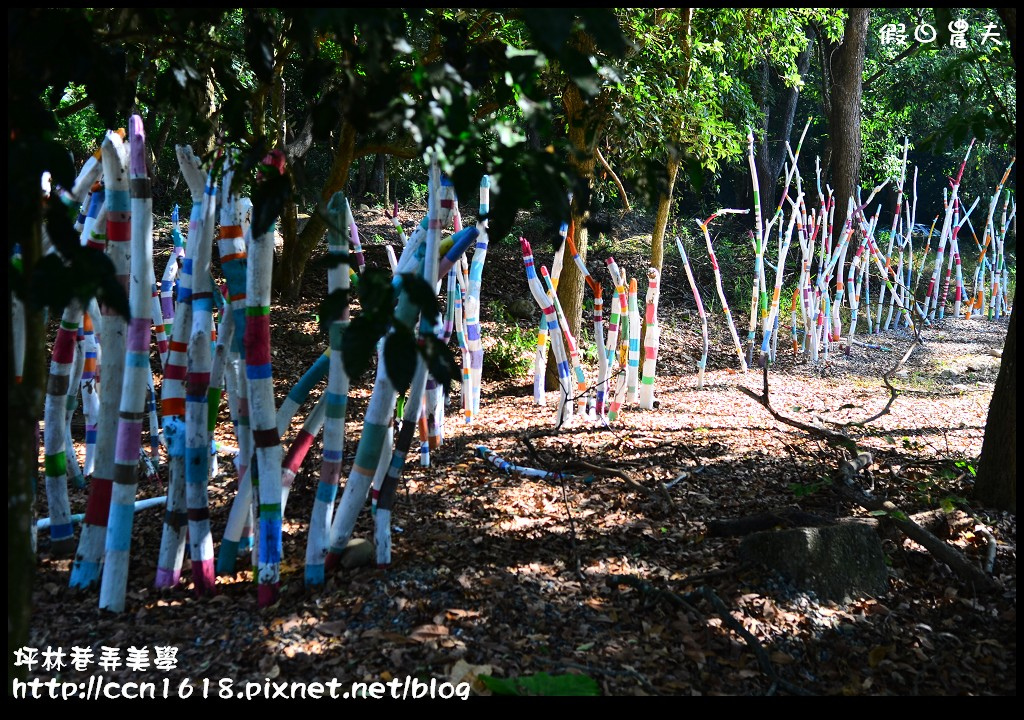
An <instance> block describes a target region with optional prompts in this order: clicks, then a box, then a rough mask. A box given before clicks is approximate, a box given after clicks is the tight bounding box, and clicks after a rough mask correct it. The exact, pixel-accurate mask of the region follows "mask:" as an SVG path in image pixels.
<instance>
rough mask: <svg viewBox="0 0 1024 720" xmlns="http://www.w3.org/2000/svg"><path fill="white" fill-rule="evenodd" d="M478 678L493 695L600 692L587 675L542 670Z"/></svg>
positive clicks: (578, 694)
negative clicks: (509, 675)
mask: <svg viewBox="0 0 1024 720" xmlns="http://www.w3.org/2000/svg"><path fill="white" fill-rule="evenodd" d="M479 679H480V681H481V682H482V683H483V684H484V685H485V686H486V687H487V689H488V690H490V691H491V692H493V693H494V694H495V695H517V696H538V695H539V696H545V697H559V696H594V695H600V694H601V687H600V685H598V684H597V681H596V680H594V678H592V677H590V676H589V675H576V674H572V673H566V674H564V675H549V674H548V673H544V672H542V673H537V674H535V675H523V676H522V677H518V678H509V679H505V678H496V677H494V676H492V675H480V676H479Z"/></svg>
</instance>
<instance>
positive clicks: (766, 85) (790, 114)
mask: <svg viewBox="0 0 1024 720" xmlns="http://www.w3.org/2000/svg"><path fill="white" fill-rule="evenodd" d="M810 65H811V45H810V42H809V41H808V44H807V47H805V48H804V50H803V52H801V53H800V55H799V57H797V61H796V66H797V71H798V72H799V73H800V74H801V75H805V74H807V70H808V69H809V68H810ZM799 99H800V89H799V88H796V87H785V85H784V84H783V82H782V79H781V78H780V77H779V75H778V73H774V72H772V70H771V68H769V67H768V63H767V62H763V63H762V65H761V109H762V110H763V112H764V123H763V124H762V125H761V132H760V133H759V135H760V137H759V138H758V144H757V154H756V155H755V156H754V161H755V164H756V166H757V177H758V184H759V185H760V189H761V203H762V207H763V208H764V212H765V213H771V212H774V211H775V207H776V206H777V205H778V202H779V195H780V191H779V176H780V175H781V173H782V167H783V165H784V164H785V162H786V141H787V140H789V138H790V135H791V133H792V132H793V121H794V120H795V118H796V107H797V101H798V100H799ZM770 219H771V217H770V216H769V215H765V220H770Z"/></svg>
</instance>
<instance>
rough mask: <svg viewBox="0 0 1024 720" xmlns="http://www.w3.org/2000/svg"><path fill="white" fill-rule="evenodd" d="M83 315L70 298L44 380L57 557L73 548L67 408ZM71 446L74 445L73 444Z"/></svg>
mask: <svg viewBox="0 0 1024 720" xmlns="http://www.w3.org/2000/svg"><path fill="white" fill-rule="evenodd" d="M81 318H82V304H81V303H80V302H79V301H77V300H72V302H71V303H70V304H68V306H67V307H66V308H65V309H64V313H63V316H62V318H61V322H60V327H59V329H58V330H57V337H56V339H55V340H54V343H53V356H52V360H51V362H50V374H49V377H48V379H47V382H46V401H45V403H44V415H43V417H44V419H43V452H44V462H43V467H44V470H45V482H46V502H47V509H48V511H49V518H50V544H51V548H52V551H53V554H54V555H55V556H57V557H60V556H63V555H68V554H70V553H71V552H72V550H73V549H74V527H73V526H72V524H71V520H70V518H71V503H70V500H69V498H68V477H67V472H68V466H67V457H68V455H67V452H66V450H67V439H68V438H67V435H66V433H67V430H68V423H67V410H68V407H67V405H68V397H69V388H70V382H71V373H72V368H73V366H74V364H75V357H76V355H77V353H76V342H75V340H76V337H77V335H78V327H79V323H80V321H81ZM72 447H73V446H72Z"/></svg>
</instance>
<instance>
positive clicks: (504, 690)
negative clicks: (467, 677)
mask: <svg viewBox="0 0 1024 720" xmlns="http://www.w3.org/2000/svg"><path fill="white" fill-rule="evenodd" d="M477 679H479V680H480V682H482V683H483V684H484V687H486V688H487V689H488V690H490V691H491V692H492V693H494V694H495V695H519V694H520V692H519V689H518V688H516V686H515V684H514V683H513V682H512V681H511V680H505V679H504V678H496V677H494V676H492V675H477Z"/></svg>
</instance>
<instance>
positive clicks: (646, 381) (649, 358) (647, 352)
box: [640, 267, 661, 410]
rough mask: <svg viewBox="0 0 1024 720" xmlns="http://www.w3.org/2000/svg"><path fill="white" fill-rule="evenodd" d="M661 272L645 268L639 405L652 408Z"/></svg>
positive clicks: (658, 340) (657, 343)
mask: <svg viewBox="0 0 1024 720" xmlns="http://www.w3.org/2000/svg"><path fill="white" fill-rule="evenodd" d="M660 280H661V273H660V272H658V269H657V268H653V267H652V268H648V270H647V296H646V298H645V302H644V324H645V332H644V367H643V375H642V377H641V380H640V407H642V408H643V409H645V410H653V409H654V376H655V372H656V371H657V363H658V345H659V344H660V328H659V326H658V292H659V287H658V285H659V282H660Z"/></svg>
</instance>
